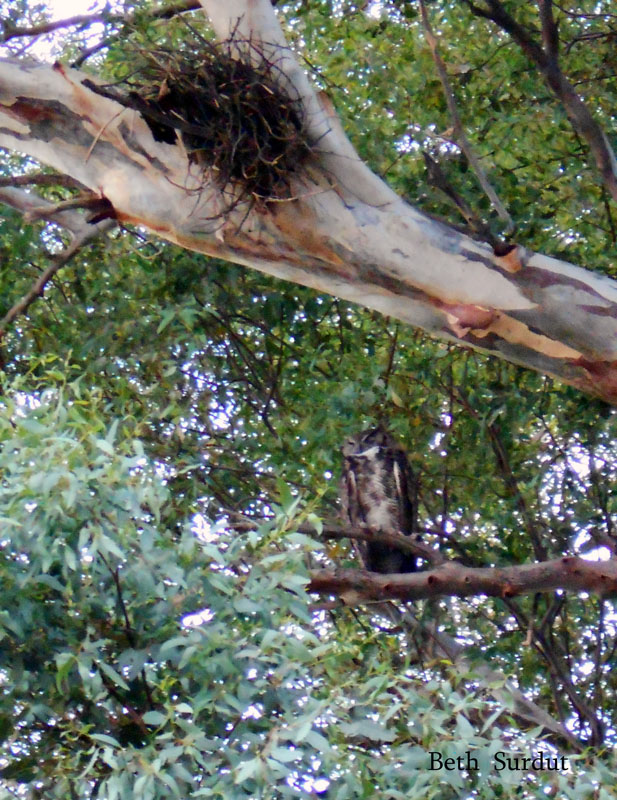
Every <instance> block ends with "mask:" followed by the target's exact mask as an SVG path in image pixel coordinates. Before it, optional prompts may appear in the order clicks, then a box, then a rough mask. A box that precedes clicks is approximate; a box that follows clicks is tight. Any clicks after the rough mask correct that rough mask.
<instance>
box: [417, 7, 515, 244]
mask: <svg viewBox="0 0 617 800" xmlns="http://www.w3.org/2000/svg"><path fill="white" fill-rule="evenodd" d="M420 11H421V14H422V24H423V26H424V33H425V36H426V41H427V42H428V46H429V47H430V48H431V53H432V54H433V61H434V62H435V67H436V69H437V74H438V76H439V80H440V81H441V85H442V88H443V91H444V95H445V97H446V103H447V106H448V111H449V112H450V118H451V120H452V126H453V137H454V139H455V140H456V141H457V142H458V144H459V145H460V147H461V150H462V151H463V153H465V156H466V158H467V161H468V162H469V165H470V166H471V168H472V169H473V171H474V172H475V174H476V177H477V179H478V182H479V183H480V186H481V187H482V189H483V191H484V193H485V194H486V196H487V197H488V199H489V200H490V201H491V204H492V206H493V208H494V209H495V211H496V212H497V214H498V215H499V218H500V219H502V220H503V221H504V222H505V223H506V224H507V228H506V233H507V234H511V233H512V232H513V231H514V228H515V225H514V222H513V221H512V217H511V216H510V215H509V214H508V212H507V210H506V208H505V206H504V205H503V203H502V202H501V200H500V199H499V197H498V196H497V192H496V191H495V190H494V189H493V187H492V186H491V184H490V182H489V180H488V178H487V176H486V173H485V172H484V169H483V168H482V165H481V164H480V160H479V159H478V157H477V156H476V154H475V152H474V150H473V148H472V146H471V142H470V141H469V139H468V138H467V135H466V133H465V130H464V128H463V123H462V122H461V118H460V115H459V113H458V108H457V105H456V99H455V97H454V92H453V91H452V86H451V84H450V79H449V78H448V72H447V70H446V65H445V63H444V61H443V59H442V57H441V55H440V53H439V47H438V45H437V39H436V37H435V34H434V33H433V29H432V27H431V23H430V20H429V17H428V13H427V10H426V4H425V2H424V0H420Z"/></svg>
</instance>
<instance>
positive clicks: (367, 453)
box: [342, 426, 391, 458]
mask: <svg viewBox="0 0 617 800" xmlns="http://www.w3.org/2000/svg"><path fill="white" fill-rule="evenodd" d="M390 443H391V440H390V436H389V435H388V433H386V431H385V430H384V429H383V428H382V427H381V426H377V427H376V428H368V429H367V430H365V431H362V433H356V434H355V436H350V437H349V438H348V439H347V440H346V441H345V443H344V444H343V447H342V453H343V456H344V458H371V457H372V456H374V455H376V454H377V452H378V451H379V450H380V449H381V448H382V447H387V446H388V445H389V444H390Z"/></svg>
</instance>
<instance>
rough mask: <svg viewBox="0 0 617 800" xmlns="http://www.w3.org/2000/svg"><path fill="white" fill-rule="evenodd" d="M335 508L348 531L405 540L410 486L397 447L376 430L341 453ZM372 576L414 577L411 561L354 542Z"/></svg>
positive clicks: (410, 526) (412, 508)
mask: <svg viewBox="0 0 617 800" xmlns="http://www.w3.org/2000/svg"><path fill="white" fill-rule="evenodd" d="M342 453H343V475H342V478H341V487H340V494H341V505H342V507H343V518H344V520H345V523H346V524H347V525H349V527H351V528H368V529H369V530H373V531H382V532H384V533H404V534H406V535H408V536H410V535H411V534H412V533H413V531H414V528H415V517H416V500H415V481H414V477H413V472H412V470H411V467H410V466H409V462H408V460H407V456H406V455H405V451H404V450H403V449H402V447H401V446H400V445H399V444H397V442H395V441H394V439H393V438H392V437H391V436H390V435H389V434H388V433H387V432H386V431H385V430H384V429H383V428H381V427H377V428H370V429H369V430H366V431H363V432H362V433H358V434H356V435H355V436H352V437H350V438H349V439H348V440H347V441H346V442H345V444H344V445H343V448H342ZM356 550H357V552H358V555H359V557H360V561H361V562H362V565H363V567H364V568H365V569H368V570H371V571H372V572H381V573H388V572H398V573H401V572H415V571H416V570H417V569H418V565H417V560H416V558H415V557H414V556H412V555H410V554H408V553H403V552H401V551H400V550H397V549H395V548H393V547H390V546H389V545H386V544H382V543H380V542H371V541H362V542H360V541H358V542H357V543H356Z"/></svg>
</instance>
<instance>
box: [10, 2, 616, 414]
mask: <svg viewBox="0 0 617 800" xmlns="http://www.w3.org/2000/svg"><path fill="white" fill-rule="evenodd" d="M202 5H203V6H204V7H205V8H206V9H207V11H208V12H209V13H210V15H211V19H212V22H213V25H214V27H215V29H216V30H217V32H218V33H219V35H220V36H225V35H227V34H228V32H229V31H230V30H234V28H236V27H237V28H239V30H238V34H239V36H240V37H246V38H247V39H249V40H252V41H253V42H260V43H262V49H263V48H266V49H267V48H270V52H271V54H272V58H276V61H277V64H278V66H279V67H280V68H281V69H282V70H284V71H285V74H286V75H287V78H288V80H289V81H290V83H291V84H293V86H294V87H295V88H296V90H297V93H298V94H299V95H300V97H301V98H302V102H303V103H304V107H305V111H306V115H307V121H308V125H309V129H310V133H311V137H312V139H313V142H314V150H313V156H312V159H311V161H310V162H309V164H308V165H306V167H305V169H304V172H303V174H302V175H300V176H299V177H298V179H297V180H296V181H295V182H294V184H293V186H292V188H293V191H294V193H295V196H294V197H293V198H291V199H289V200H287V201H283V202H278V201H276V202H275V201H273V202H270V203H264V204H262V205H261V206H260V207H253V208H250V207H249V205H248V204H246V205H244V204H240V205H239V206H238V207H236V208H235V209H234V210H233V211H232V212H229V213H227V212H228V209H229V200H228V198H226V197H222V196H221V193H220V191H219V190H218V189H217V188H216V186H215V185H214V184H213V183H212V182H211V181H210V180H209V176H208V174H207V173H204V172H203V171H202V168H201V167H200V166H199V165H198V164H195V163H189V161H188V159H187V156H186V152H185V151H184V148H183V147H182V146H181V144H175V145H172V144H166V143H163V142H156V141H154V140H153V137H152V133H151V131H150V128H149V127H148V125H147V124H146V122H145V121H144V119H143V118H142V117H141V116H140V114H139V113H138V112H137V111H135V110H129V109H127V108H124V107H123V106H122V105H120V104H119V103H117V102H115V101H113V100H111V99H108V98H105V97H101V96H99V95H98V94H97V93H95V92H92V91H91V90H89V89H88V87H87V86H86V85H84V81H85V80H86V76H85V75H83V74H82V73H80V72H78V71H76V70H70V69H65V68H62V67H59V66H56V67H54V68H50V67H47V66H42V65H39V64H36V63H33V62H23V61H22V62H16V61H11V60H6V61H3V62H0V146H4V147H7V148H9V149H12V150H15V151H17V152H21V153H27V154H29V155H30V156H32V157H33V158H35V159H38V160H39V161H40V162H41V163H45V164H48V165H49V166H51V167H53V168H54V169H55V170H57V171H58V172H60V173H63V174H66V175H70V176H71V177H72V178H74V179H75V180H77V181H79V182H80V183H81V184H83V185H84V186H86V187H87V188H88V189H89V190H90V191H91V192H93V193H94V194H95V195H97V196H98V197H100V198H101V199H102V200H107V201H109V202H110V203H111V204H112V206H113V209H114V212H115V214H116V216H117V218H118V220H119V221H120V222H123V223H130V224H135V225H139V226H141V227H143V228H145V229H147V230H150V231H151V232H153V233H155V234H157V235H159V236H161V237H163V238H165V239H167V240H168V241H171V242H175V243H177V244H179V245H181V246H183V247H187V248H190V249H193V250H197V251H199V252H202V253H206V254H207V255H211V256H215V257H217V258H223V259H227V260H229V261H235V262H237V263H240V264H244V265H246V266H250V267H254V268H256V269H259V270H262V271H263V272H266V273H268V274H270V275H274V276H276V277H279V278H283V279H286V280H289V281H293V282H295V283H299V284H302V285H305V286H310V287H312V288H314V289H316V290H318V291H321V292H328V293H330V294H333V295H336V296H339V297H342V298H344V299H347V300H350V301H352V302H357V303H360V304H362V305H364V306H367V307H369V308H374V309H376V310H378V311H380V312H383V313H384V314H388V315H389V316H392V317H395V318H397V319H400V320H402V321H404V322H407V323H410V324H413V325H416V326H419V327H420V328H422V329H424V330H425V331H427V332H429V333H431V334H434V335H437V336H440V337H442V338H445V339H448V340H450V341H456V342H459V343H461V344H463V345H466V346H471V347H474V348H476V349H478V350H481V351H483V352H487V353H493V354H495V355H498V356H499V357H502V358H506V359H508V360H510V361H513V362H515V363H517V364H521V365H523V366H527V367H531V368H533V369H536V370H539V371H541V372H544V373H548V374H551V375H554V376H556V377H559V378H561V379H563V380H564V381H567V382H569V383H571V384H573V385H575V386H578V387H579V388H581V389H583V390H584V391H587V392H590V393H594V394H596V395H599V396H601V397H603V398H604V399H606V400H607V401H609V402H612V403H617V284H616V283H614V282H612V281H610V280H607V279H605V278H603V277H600V276H596V275H594V274H593V273H590V272H585V271H584V270H582V269H578V268H576V267H574V266H572V265H570V264H567V263H565V262H560V261H557V260H555V259H551V258H548V257H546V256H541V255H537V254H532V253H530V252H527V251H526V250H525V249H524V248H522V247H517V248H514V249H513V250H512V251H511V252H506V253H501V254H496V253H494V252H493V250H492V249H491V247H489V246H488V245H485V244H482V243H480V242H477V241H474V240H473V239H471V238H468V237H466V236H465V235H463V234H462V233H460V232H459V231H456V230H454V229H452V228H449V227H447V226H445V225H442V224H440V223H439V222H435V221H434V220H431V219H428V218H427V217H426V216H424V215H423V214H421V213H420V212H419V211H417V210H416V209H414V208H411V207H410V206H408V205H406V204H405V203H404V202H403V201H402V200H400V199H399V198H398V197H397V196H396V195H395V194H394V193H393V192H392V191H391V190H390V189H389V188H388V187H387V186H386V185H385V184H384V183H383V182H382V181H381V180H380V179H379V178H377V176H375V175H373V174H372V173H371V172H370V171H369V170H368V169H367V167H366V166H365V165H364V164H362V162H361V161H360V160H359V158H358V156H357V154H356V153H355V151H354V150H353V148H352V147H351V145H350V143H349V142H348V140H347V139H346V137H345V135H344V133H343V131H342V129H341V127H340V124H339V123H338V120H337V119H336V116H335V114H334V111H333V109H332V108H331V106H330V104H329V103H328V102H327V100H325V99H324V98H323V96H321V95H320V96H318V95H316V94H315V93H314V92H313V90H312V88H311V86H310V84H309V83H308V80H307V78H306V76H305V74H304V73H303V71H302V70H301V69H300V68H299V67H298V65H297V63H296V62H295V60H294V59H293V57H292V54H291V52H290V51H289V50H288V49H286V47H285V46H284V39H283V36H282V32H281V29H280V26H279V25H278V22H277V20H276V17H275V15H274V13H273V10H272V7H271V5H270V2H269V0H253V2H251V3H250V4H248V3H246V2H245V0H242V1H241V0H230V2H227V3H218V2H209V0H202Z"/></svg>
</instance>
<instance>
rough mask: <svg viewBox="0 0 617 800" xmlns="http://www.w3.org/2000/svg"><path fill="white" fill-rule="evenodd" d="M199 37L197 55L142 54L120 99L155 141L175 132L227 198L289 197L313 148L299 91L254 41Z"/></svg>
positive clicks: (172, 137)
mask: <svg viewBox="0 0 617 800" xmlns="http://www.w3.org/2000/svg"><path fill="white" fill-rule="evenodd" d="M200 44H201V47H200V48H199V51H200V52H199V60H198V61H197V60H196V58H195V56H193V55H191V56H188V55H187V54H177V53H173V52H170V51H160V50H157V51H155V52H150V53H147V54H144V55H145V58H146V61H147V63H146V66H145V67H143V68H142V69H140V70H139V71H138V72H137V73H134V74H133V76H132V79H131V82H130V87H131V90H132V91H131V92H130V94H129V98H128V99H129V102H127V103H126V104H127V105H132V106H133V107H135V108H137V110H139V111H140V113H141V114H142V116H143V117H144V118H145V120H146V122H147V123H148V125H149V127H150V129H151V131H152V134H153V136H154V138H155V139H157V140H158V141H164V142H168V143H170V144H172V143H174V142H175V141H176V136H177V135H179V136H180V137H181V139H182V142H183V143H184V146H185V147H186V150H187V152H188V154H189V158H190V160H191V161H192V162H195V163H197V164H199V165H201V166H202V167H203V168H204V172H206V171H207V173H208V178H209V179H212V180H214V181H215V183H216V184H217V186H218V187H219V188H220V189H221V190H223V191H224V192H225V193H226V194H229V195H231V196H232V197H233V200H232V201H231V202H232V205H233V206H236V205H237V204H238V203H239V202H242V201H244V200H252V201H253V202H258V203H261V204H263V203H264V202H267V201H268V200H272V199H284V198H289V197H290V196H291V191H290V183H291V181H292V179H293V178H294V177H296V178H297V177H298V176H299V174H300V173H301V172H302V165H303V164H304V163H305V162H306V161H307V159H308V157H309V155H310V153H311V145H310V143H309V139H308V135H307V130H306V125H305V119H304V114H303V110H302V105H301V103H300V100H299V98H298V97H297V96H295V97H293V96H292V94H291V90H290V88H289V83H288V81H287V79H286V78H285V76H284V75H283V73H282V72H281V70H280V68H279V67H278V66H277V64H276V63H273V62H272V61H270V60H268V59H267V58H266V57H265V55H264V53H263V50H261V49H259V48H258V47H257V46H256V45H255V44H253V43H251V42H243V43H241V44H242V47H241V48H240V47H238V45H239V43H238V41H237V40H233V39H232V40H231V41H230V42H227V43H225V44H215V43H212V42H208V41H207V40H204V39H202V40H201V42H200ZM240 50H241V51H242V53H243V54H242V55H241V56H239V55H238V52H240ZM227 210H229V209H227Z"/></svg>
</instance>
